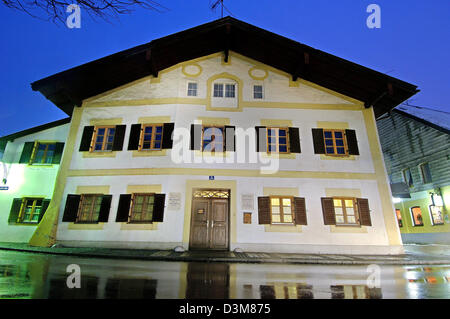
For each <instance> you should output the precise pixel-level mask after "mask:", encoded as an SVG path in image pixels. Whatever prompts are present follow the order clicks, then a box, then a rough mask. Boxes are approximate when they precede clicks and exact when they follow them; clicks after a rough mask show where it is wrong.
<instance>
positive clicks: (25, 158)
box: [19, 142, 34, 164]
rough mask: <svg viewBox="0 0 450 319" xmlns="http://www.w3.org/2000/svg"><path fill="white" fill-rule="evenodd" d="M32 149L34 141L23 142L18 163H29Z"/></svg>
mask: <svg viewBox="0 0 450 319" xmlns="http://www.w3.org/2000/svg"><path fill="white" fill-rule="evenodd" d="M33 149H34V142H25V144H24V146H23V150H22V155H21V156H20V160H19V163H21V164H28V163H30V160H31V155H32V154H33Z"/></svg>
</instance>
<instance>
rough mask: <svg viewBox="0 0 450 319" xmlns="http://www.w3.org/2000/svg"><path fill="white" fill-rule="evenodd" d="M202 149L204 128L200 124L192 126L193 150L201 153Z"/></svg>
mask: <svg viewBox="0 0 450 319" xmlns="http://www.w3.org/2000/svg"><path fill="white" fill-rule="evenodd" d="M201 148H202V126H201V125H200V124H192V125H191V150H193V151H194V150H196V151H200V150H201Z"/></svg>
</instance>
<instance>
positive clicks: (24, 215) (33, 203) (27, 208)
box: [19, 198, 44, 223]
mask: <svg viewBox="0 0 450 319" xmlns="http://www.w3.org/2000/svg"><path fill="white" fill-rule="evenodd" d="M43 200H44V199H43V198H24V199H23V205H22V211H21V213H20V216H19V221H20V222H21V223H38V222H39V216H40V215H41V212H42V204H43Z"/></svg>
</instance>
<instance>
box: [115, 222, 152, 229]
mask: <svg viewBox="0 0 450 319" xmlns="http://www.w3.org/2000/svg"><path fill="white" fill-rule="evenodd" d="M157 229H158V223H152V224H143V223H121V225H120V230H157Z"/></svg>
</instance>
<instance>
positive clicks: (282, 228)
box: [264, 224, 302, 233]
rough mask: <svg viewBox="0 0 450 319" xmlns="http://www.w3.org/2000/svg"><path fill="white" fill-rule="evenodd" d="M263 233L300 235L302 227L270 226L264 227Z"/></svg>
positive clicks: (289, 225) (290, 225) (288, 225)
mask: <svg viewBox="0 0 450 319" xmlns="http://www.w3.org/2000/svg"><path fill="white" fill-rule="evenodd" d="M264 231H265V232H267V233H268V232H272V233H301V232H302V226H301V225H294V224H271V225H264Z"/></svg>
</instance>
